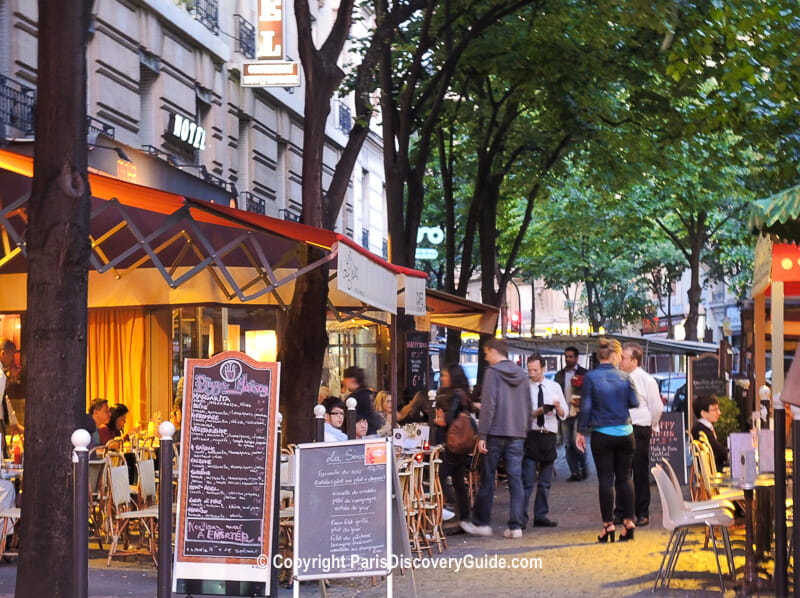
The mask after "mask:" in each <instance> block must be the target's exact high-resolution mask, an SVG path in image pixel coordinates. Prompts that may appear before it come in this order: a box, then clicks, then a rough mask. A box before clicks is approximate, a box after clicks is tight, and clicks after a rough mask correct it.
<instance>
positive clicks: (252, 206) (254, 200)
mask: <svg viewBox="0 0 800 598" xmlns="http://www.w3.org/2000/svg"><path fill="white" fill-rule="evenodd" d="M239 197H241V198H243V199H244V206H245V208H246V209H247V211H248V212H253V213H255V214H261V215H266V213H267V206H266V203H265V202H264V198H263V197H257V196H256V195H254V194H253V193H251V192H250V191H245V192H244V193H241V194H240V195H239Z"/></svg>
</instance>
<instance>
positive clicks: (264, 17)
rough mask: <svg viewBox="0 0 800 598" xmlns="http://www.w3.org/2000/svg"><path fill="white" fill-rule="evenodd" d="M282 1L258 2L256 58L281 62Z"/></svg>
mask: <svg viewBox="0 0 800 598" xmlns="http://www.w3.org/2000/svg"><path fill="white" fill-rule="evenodd" d="M283 47H284V44H283V0H259V2H258V48H257V52H256V53H257V55H258V58H260V59H264V60H283Z"/></svg>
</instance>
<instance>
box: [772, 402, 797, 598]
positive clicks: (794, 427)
mask: <svg viewBox="0 0 800 598" xmlns="http://www.w3.org/2000/svg"><path fill="white" fill-rule="evenodd" d="M792 449H793V453H794V454H793V457H792V458H793V461H794V462H793V465H792V468H793V469H792V483H793V485H794V487H793V488H792V500H793V501H794V504H793V505H792V516H793V519H794V521H800V407H795V406H794V405H792ZM775 508H776V509H777V508H780V505H777V504H776V505H775ZM783 508H786V507H785V505H784V506H783ZM792 558H793V559H794V562H795V563H797V562H800V561H798V560H797V559H800V525H795V526H794V527H793V528H792ZM792 585H793V591H792V595H793V596H794V597H795V598H800V567H797V566H795V567H794V572H793V575H792Z"/></svg>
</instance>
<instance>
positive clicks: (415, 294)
mask: <svg viewBox="0 0 800 598" xmlns="http://www.w3.org/2000/svg"><path fill="white" fill-rule="evenodd" d="M398 284H400V285H402V287H401V292H400V305H401V306H402V307H405V309H406V315H407V316H424V315H427V313H428V306H427V304H426V303H425V279H424V278H418V277H416V276H408V275H406V274H404V275H402V276H399V277H398Z"/></svg>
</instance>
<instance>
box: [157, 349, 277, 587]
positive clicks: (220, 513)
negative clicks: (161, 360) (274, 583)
mask: <svg viewBox="0 0 800 598" xmlns="http://www.w3.org/2000/svg"><path fill="white" fill-rule="evenodd" d="M279 373H280V364H278V363H264V362H257V361H255V360H254V359H252V358H251V357H248V356H247V355H245V354H243V353H238V352H234V351H228V352H225V353H220V354H219V355H216V356H214V357H213V358H211V359H187V360H186V366H185V385H184V388H185V391H184V400H183V428H182V430H181V448H182V450H181V471H182V475H181V480H180V485H179V488H178V517H177V526H176V533H175V563H174V573H173V588H172V589H173V591H176V592H179V593H184V594H190V593H196V594H207V595H208V594H211V595H225V596H266V595H268V592H269V588H270V575H271V574H272V569H271V567H270V566H269V563H271V562H272V536H273V533H274V532H275V531H276V528H275V526H276V525H277V522H275V521H273V516H272V512H273V511H272V506H273V501H274V499H275V498H274V497H275V471H276V470H275V464H276V460H277V459H276V457H277V450H278V447H277V413H278V398H277V392H278V387H279V383H280V380H279ZM265 564H266V565H265Z"/></svg>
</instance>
